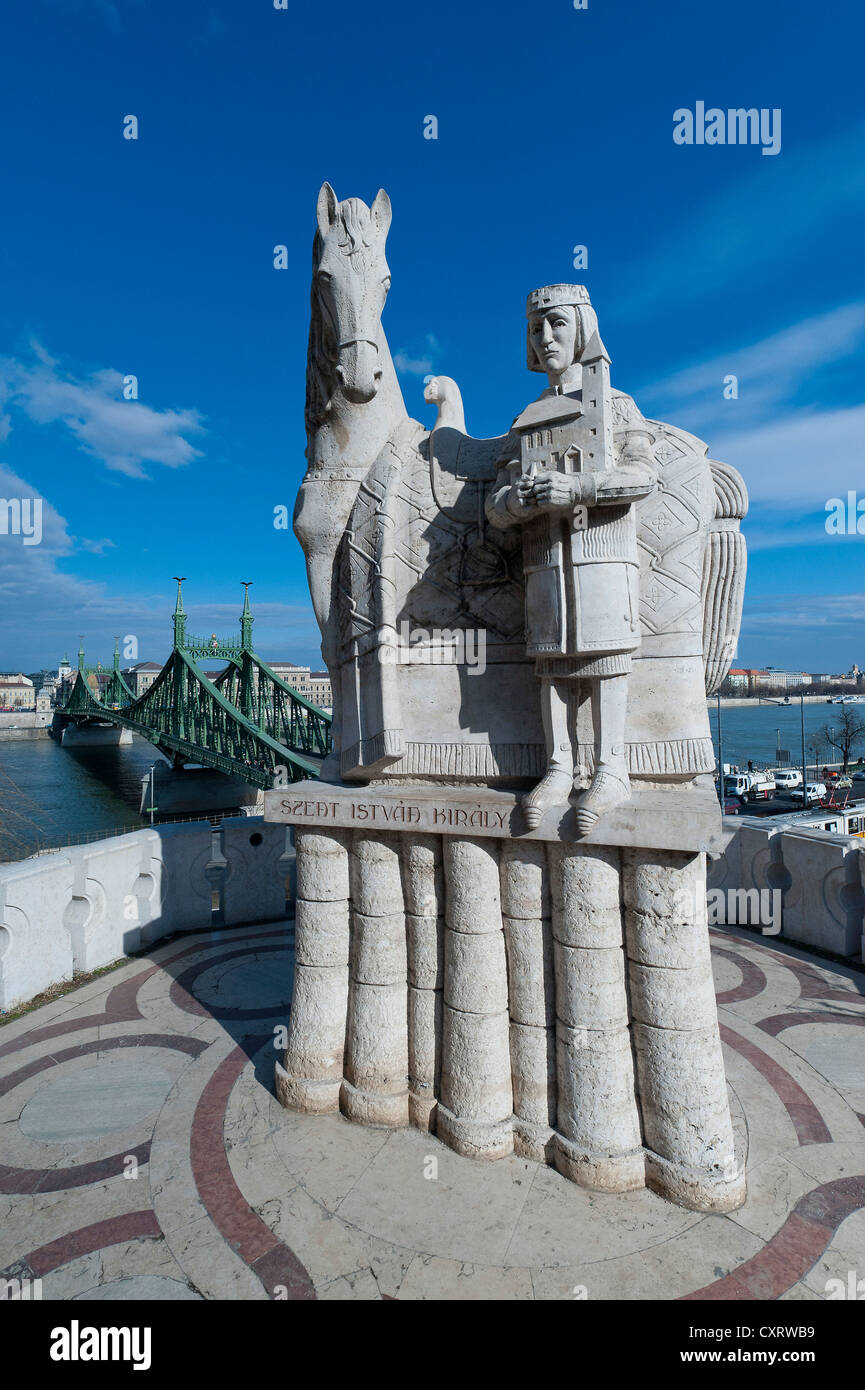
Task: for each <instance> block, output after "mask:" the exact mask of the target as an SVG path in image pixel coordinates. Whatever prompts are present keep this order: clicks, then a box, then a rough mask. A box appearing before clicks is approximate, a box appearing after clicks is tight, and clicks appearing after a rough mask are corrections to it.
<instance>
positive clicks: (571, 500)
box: [486, 285, 656, 835]
mask: <svg viewBox="0 0 865 1390" xmlns="http://www.w3.org/2000/svg"><path fill="white" fill-rule="evenodd" d="M526 316H527V320H528V327H527V354H528V367H529V370H530V371H533V372H546V375H547V380H548V382H549V387H548V389H547V390H546V391H544V392H542V394H541V395H540V396H539V397H538V399H537V400H536V401H534V402H533V403H532V404H531V405H529V406H528V407H527V408H526V409H525V410H524V411H523V412H522V414H521V415H519V416H518V417H517V419H516V420H515V421H514V423H513V426H512V428H511V432H510V434H509V435H508V442H507V447H506V449H505V451H504V453H503V455H502V457H501V459H500V461H499V467H498V475H497V477H496V481H495V485H494V486H493V489H492V491H491V492H490V494H489V496H488V498H487V503H486V513H487V517H488V519H489V521H490V522H491V524H492V525H494V526H498V527H508V526H521V527H522V536H523V566H524V571H525V592H526V647H527V651H528V653H529V654H530V655H532V656H534V658H535V661H536V671H537V675H538V677H539V679H540V683H541V709H542V717H543V725H544V735H545V740H546V753H547V768H546V772H545V774H544V776H543V777H542V779H541V781H540V782H539V783H538V784H537V786H536V787H534V789H533V790H532V791H531V792H529V793H528V795H527V796H526V797H524V799H523V812H524V815H525V819H526V824H527V826H528V828H529V829H530V830H533V829H536V828H537V827H538V826H539V825H540V823H541V820H542V819H543V816H544V812H545V811H547V810H548V809H551V808H554V807H564V806H565V805H566V804H567V803H568V801H570V802H571V804H572V805H573V806H574V808H575V813H576V823H577V830H578V832H579V834H580V835H587V834H589V833H590V831H591V830H592V828H593V826H594V825H595V824H596V823H597V821H598V820H599V818H600V817H601V816H603V815H605V814H606V813H607V812H609V811H611V810H613V809H614V808H615V807H616V806H618V805H620V804H621V803H623V802H625V801H627V800H629V799H630V795H631V790H630V782H629V778H628V766H627V758H626V752H625V719H626V715H627V706H628V678H629V673H630V670H631V660H632V657H633V654H634V652H635V651H636V650H637V649H638V647H639V645H640V615H639V574H640V568H639V556H638V553H637V530H636V518H635V511H634V507H635V503H636V502H638V501H639V500H640V499H641V498H643V497H646V496H648V494H649V493H650V492H652V491H653V490H654V489H655V487H656V477H655V472H654V468H653V461H652V456H651V453H650V446H651V444H652V443H653V442H654V441H653V438H652V436H651V435H649V434H648V433H647V432H646V431H645V430H634V431H631V432H630V433H629V434H628V436H627V438H626V441H625V444H624V447H623V448H622V449H621V450H620V452H619V454H618V456H617V455H616V454H615V451H614V441H613V429H612V420H611V410H610V359H609V357H608V356H607V353H606V350H605V348H604V345H603V343H602V342H601V339H600V336H599V334H598V322H597V317H596V315H595V312H594V310H593V308H592V306H591V303H590V301H589V296H588V293H587V291H586V289H585V288H584V287H583V286H582V285H547V286H545V287H544V288H543V289H539V290H534V291H533V292H532V293H531V294H530V295H529V297H528V303H527V308H526ZM517 448H518V449H519V453H518V454H517ZM587 698H588V699H590V701H591V713H592V727H593V730H594V742H595V759H594V769H593V774H592V775H591V778H590V779H589V774H588V771H587V769H585V768H583V767H580V766H578V765H576V757H575V750H576V749H577V738H576V713H577V708H578V706H579V705H580V704H581V703H582V701H583V700H584V699H587Z"/></svg>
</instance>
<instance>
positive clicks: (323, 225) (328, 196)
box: [315, 183, 339, 236]
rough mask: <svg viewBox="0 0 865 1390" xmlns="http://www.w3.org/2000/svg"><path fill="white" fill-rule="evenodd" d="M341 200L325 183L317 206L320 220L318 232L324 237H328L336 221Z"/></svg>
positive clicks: (320, 191) (316, 212)
mask: <svg viewBox="0 0 865 1390" xmlns="http://www.w3.org/2000/svg"><path fill="white" fill-rule="evenodd" d="M338 208H339V199H338V198H337V196H336V194H335V193H334V191H333V189H332V188H331V186H330V184H329V183H323V184H322V185H321V188H320V189H319V193H318V202H317V203H316V206H315V215H316V217H317V218H318V230H319V231H320V232H321V234H322V236H326V235H327V233H328V232H329V231H330V229H331V227H332V226H333V224H334V222H335V221H336V214H337V209H338Z"/></svg>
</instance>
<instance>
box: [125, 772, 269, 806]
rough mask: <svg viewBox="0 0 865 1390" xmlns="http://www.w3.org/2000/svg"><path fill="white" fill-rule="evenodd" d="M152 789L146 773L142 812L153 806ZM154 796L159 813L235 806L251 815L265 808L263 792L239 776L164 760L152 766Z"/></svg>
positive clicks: (143, 778) (142, 789)
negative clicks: (151, 800) (151, 801)
mask: <svg viewBox="0 0 865 1390" xmlns="http://www.w3.org/2000/svg"><path fill="white" fill-rule="evenodd" d="M150 791H151V780H150V773H147V775H146V776H145V777H142V779H141V808H140V809H141V814H142V815H146V814H147V812H148V811H149V809H150ZM153 799H154V802H155V804H156V810H157V815H159V816H164V815H184V814H186V813H188V812H194V811H229V810H234V808H235V807H239V808H240V809H241V810H243V811H245V812H246V814H248V815H261V814H262V812H263V809H264V794H263V792H261V791H260V790H259V789H258V787H254V786H252V785H251V783H249V782H243V781H241V779H240V778H239V777H229V776H227V775H226V773H224V772H217V771H216V770H215V769H214V768H211V767H183V766H182V765H180V766H175V767H172V766H171V764H169V763H163V762H157V763H154V765H153ZM256 807H257V808H258V809H256Z"/></svg>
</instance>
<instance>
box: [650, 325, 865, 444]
mask: <svg viewBox="0 0 865 1390" xmlns="http://www.w3.org/2000/svg"><path fill="white" fill-rule="evenodd" d="M863 348H865V300H858V301H855V302H854V303H852V304H844V305H841V306H840V307H838V308H836V309H832V310H830V311H829V312H828V313H825V314H817V315H814V316H813V317H812V318H808V319H804V320H802V321H801V322H799V323H794V324H791V325H790V326H788V327H787V328H783V329H781V330H780V331H779V332H777V333H773V334H771V335H770V336H769V337H767V338H762V339H760V340H759V341H757V342H754V343H750V344H748V345H747V346H746V347H731V348H729V349H728V350H727V351H725V352H723V353H718V354H717V355H716V356H714V357H711V358H707V359H706V360H705V361H703V362H698V363H696V364H695V365H694V366H691V367H686V368H684V369H683V370H681V371H678V372H673V373H672V374H671V375H670V376H667V377H663V378H662V379H660V380H658V381H654V382H650V383H649V385H648V386H645V387H642V388H640V391H639V395H640V398H641V400H642V399H643V398H644V397H645V398H646V400H651V401H652V402H654V401H658V402H660V403H661V408H662V409H664V410H668V409H669V410H674V409H675V410H676V411H677V412H678V413H677V415H676V419H677V420H678V419H680V418H681V420H682V423H683V424H684V425H685V427H686V428H688V429H694V430H697V431H700V430H708V429H709V428H711V427H712V426H715V427H718V426H721V427H723V428H727V429H729V424H730V420H731V418H735V419H736V420H737V422H738V421H739V420H747V421H749V422H750V421H751V420H753V419H755V418H764V419H765V418H766V416H767V415H768V414H770V413H771V412H772V411H773V410H774V409H775V408H777V406H778V405H780V404H781V403H783V402H784V401H789V400H793V399H795V397H796V396H797V394H800V393H801V390H802V386H803V384H804V383H805V382H807V381H808V380H809V378H810V379H813V378H814V377H815V376H816V375H817V373H819V372H820V371H821V370H824V369H825V368H826V367H827V366H829V365H830V364H832V363H834V362H840V361H843V360H844V359H845V358H849V357H852V356H854V355H855V354H857V353H858V352H861V351H862V349H863ZM729 375H733V376H735V377H736V378H737V381H738V393H739V394H738V398H736V399H733V400H725V399H724V395H723V385H724V378H725V377H727V376H729Z"/></svg>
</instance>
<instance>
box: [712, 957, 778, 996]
mask: <svg viewBox="0 0 865 1390" xmlns="http://www.w3.org/2000/svg"><path fill="white" fill-rule="evenodd" d="M712 955H713V956H723V957H724V959H725V960H730V961H732V962H733V964H734V965H735V966H736V968H737V969H738V970H741V972H742V983H741V984H740V985H736V986H735V987H734V988H733V989H725V990H722V992H721V993H720V994H718V995H716V996H715V997H716V999H717V1001H718V1003H719V1004H736V1003H738V1002H739V1001H740V1000H742V999H754V998H755V997H756V996H757V995H758V994H762V993H763V990H764V989H765V988H766V984H767V981H766V976H765V975H764V974H763V972H762V970H761V969H760V967H759V966H757V965H755V964H754V962H753V961H750V960H748V959H747V957H746V956H742V955H740V954H739V953H738V951H725V950H722V948H721V947H720V946H715V947H714V948H713V950H712Z"/></svg>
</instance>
